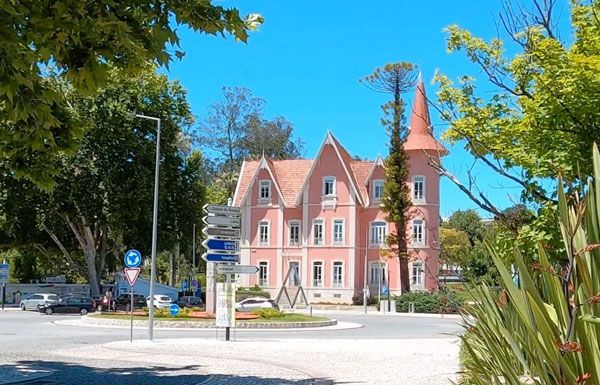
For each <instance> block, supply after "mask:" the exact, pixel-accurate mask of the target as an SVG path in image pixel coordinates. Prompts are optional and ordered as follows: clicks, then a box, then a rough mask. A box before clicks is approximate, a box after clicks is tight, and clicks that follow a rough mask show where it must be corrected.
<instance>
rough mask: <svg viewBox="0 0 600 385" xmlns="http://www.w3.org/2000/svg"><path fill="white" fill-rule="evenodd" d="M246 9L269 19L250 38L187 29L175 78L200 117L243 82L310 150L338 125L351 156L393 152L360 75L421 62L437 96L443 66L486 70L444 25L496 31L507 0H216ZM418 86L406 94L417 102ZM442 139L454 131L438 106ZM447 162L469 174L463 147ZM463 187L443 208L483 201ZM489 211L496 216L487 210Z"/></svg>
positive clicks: (511, 198) (445, 193)
mask: <svg viewBox="0 0 600 385" xmlns="http://www.w3.org/2000/svg"><path fill="white" fill-rule="evenodd" d="M565 3H566V0H565ZM216 4H221V5H223V6H225V7H229V6H234V7H237V8H238V9H240V10H241V13H242V14H247V13H253V12H257V13H261V14H262V15H263V16H264V17H265V23H264V25H263V26H262V27H261V28H260V30H259V31H256V32H253V33H252V34H251V36H250V39H249V41H248V44H244V43H240V42H235V41H234V39H233V38H231V37H230V38H228V39H223V38H221V37H212V36H206V35H200V34H195V33H193V32H190V31H185V30H181V49H182V50H184V51H185V52H186V55H185V57H184V58H183V60H182V61H175V62H174V63H172V65H171V66H170V70H169V77H170V78H171V79H177V80H179V81H181V82H182V84H183V85H184V86H185V87H186V88H187V89H188V91H189V100H190V103H191V105H192V109H193V112H194V114H195V115H196V116H197V117H198V119H202V117H203V116H204V115H205V114H206V111H207V107H208V105H209V104H210V103H212V102H213V101H215V100H217V99H218V97H219V95H220V90H221V88H222V87H223V86H243V87H247V88H249V89H251V90H252V92H253V94H254V95H255V96H258V97H261V98H263V99H265V100H266V102H267V104H266V108H265V115H266V116H267V117H268V118H272V117H274V116H276V115H281V116H284V117H285V118H286V119H288V120H289V121H291V122H292V123H293V124H294V127H295V129H294V130H295V135H296V137H299V138H301V139H302V140H303V141H304V142H305V148H306V154H305V155H306V156H307V157H309V158H311V157H314V155H315V154H316V152H317V150H318V148H319V146H320V145H321V142H322V141H323V138H324V137H325V134H326V132H327V130H331V131H332V132H333V134H334V135H335V136H336V137H337V138H338V139H339V140H340V142H341V143H342V144H343V145H344V146H345V147H346V148H347V149H348V151H349V152H350V153H351V154H355V155H358V156H360V157H362V158H368V159H374V158H375V157H376V156H377V155H378V154H381V155H383V156H385V155H386V154H387V142H388V138H387V135H386V132H385V129H384V128H383V127H382V126H381V125H380V123H379V121H380V117H381V110H380V107H379V106H380V105H381V104H382V103H383V102H384V100H385V99H384V97H383V96H382V95H381V94H378V93H375V92H373V91H371V90H369V89H367V88H365V87H364V86H363V85H361V84H360V83H359V82H358V79H359V78H360V77H362V76H365V75H368V74H370V73H371V72H372V71H373V69H374V68H375V67H377V66H382V65H384V64H385V63H388V62H393V61H410V62H413V63H415V64H417V65H418V66H419V67H420V69H421V71H422V73H423V79H424V81H425V86H426V90H427V94H428V97H429V98H431V99H434V98H435V92H436V87H435V86H434V85H432V84H431V79H432V77H433V74H434V72H435V71H436V70H439V71H440V72H442V73H444V74H446V75H448V76H450V77H451V78H452V79H456V78H457V77H458V76H460V75H463V74H470V75H473V76H475V78H477V79H481V81H482V83H483V80H484V75H483V74H482V73H481V72H480V71H479V70H478V69H477V68H476V67H475V66H473V65H472V64H470V63H469V62H468V60H467V59H466V58H465V56H464V55H463V54H461V53H455V54H448V53H447V51H446V43H445V38H446V34H445V33H444V31H443V29H444V27H446V26H448V25H450V24H459V25H460V26H462V27H465V28H467V29H469V30H470V31H471V32H473V33H474V34H475V35H477V36H480V37H483V38H485V39H489V38H492V37H495V36H496V35H497V26H496V20H497V15H498V12H499V10H500V7H501V1H500V0H486V1H468V0H446V1H442V0H426V1H405V0H380V1H376V2H375V1H373V2H367V1H356V0H326V1H314V0H305V1H281V0H280V1H275V0H271V1H268V0H256V1H252V2H249V1H217V2H216ZM412 97H413V95H412V94H409V95H407V101H408V102H409V103H410V102H412ZM430 112H431V116H432V120H433V124H434V132H435V134H436V136H437V137H439V136H440V135H441V133H442V132H443V131H444V130H445V128H446V127H445V126H444V125H443V124H441V122H440V119H439V118H438V114H437V113H436V111H435V110H431V111H430ZM449 149H450V155H449V156H447V157H446V158H445V159H444V161H445V164H446V165H447V167H448V168H449V169H450V170H451V171H453V172H454V173H456V174H457V175H458V176H459V177H461V176H462V177H463V178H464V175H465V173H466V170H468V169H469V167H470V165H471V161H472V160H471V159H470V158H469V157H468V155H466V154H465V152H464V151H463V150H462V149H461V146H460V145H458V146H454V147H449ZM473 171H474V174H475V175H476V176H477V179H478V182H479V184H480V185H481V187H482V189H484V191H485V192H486V194H488V195H489V196H490V197H492V198H493V199H492V200H493V201H494V202H496V203H498V206H500V207H508V206H510V205H512V204H513V203H514V202H515V201H516V200H517V199H518V190H516V189H514V188H510V186H511V185H510V184H508V182H505V181H498V180H496V179H495V178H494V177H493V176H491V175H490V172H488V171H487V170H486V169H484V168H477V167H476V168H475V169H474V170H473ZM475 207H476V206H475V205H474V203H472V202H471V201H470V200H469V199H468V198H467V197H466V196H465V195H464V194H463V193H462V192H460V191H459V190H458V189H457V188H456V187H454V185H453V184H452V183H451V182H450V181H448V180H446V179H444V180H443V181H442V190H441V199H440V214H441V215H442V216H448V215H449V214H451V213H452V212H453V211H455V210H458V209H467V208H475ZM483 215H484V216H489V215H487V214H483Z"/></svg>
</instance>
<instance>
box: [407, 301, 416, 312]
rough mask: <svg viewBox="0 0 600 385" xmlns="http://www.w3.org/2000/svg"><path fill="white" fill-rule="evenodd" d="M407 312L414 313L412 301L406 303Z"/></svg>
mask: <svg viewBox="0 0 600 385" xmlns="http://www.w3.org/2000/svg"><path fill="white" fill-rule="evenodd" d="M408 312H409V313H414V312H415V303H414V302H409V303H408Z"/></svg>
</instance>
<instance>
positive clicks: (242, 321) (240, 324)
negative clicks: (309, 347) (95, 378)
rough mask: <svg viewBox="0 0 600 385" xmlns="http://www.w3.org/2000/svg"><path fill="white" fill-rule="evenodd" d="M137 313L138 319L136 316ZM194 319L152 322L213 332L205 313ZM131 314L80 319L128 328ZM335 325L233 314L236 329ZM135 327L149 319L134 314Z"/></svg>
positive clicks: (309, 319) (286, 315)
mask: <svg viewBox="0 0 600 385" xmlns="http://www.w3.org/2000/svg"><path fill="white" fill-rule="evenodd" d="M136 313H137V315H136ZM194 313H198V314H195V315H196V317H187V318H182V317H160V318H155V319H154V326H155V327H159V328H195V329H210V328H215V327H216V326H215V319H214V316H213V317H212V318H211V315H210V314H207V313H205V312H194ZM130 317H131V314H125V313H100V314H92V315H87V316H85V317H82V318H81V319H82V321H83V322H84V323H87V324H92V325H98V326H122V327H129V326H130V325H131V318H130ZM334 325H337V320H334V319H330V318H327V317H316V316H312V317H311V316H308V315H304V314H289V313H283V314H282V315H280V316H279V317H273V318H261V317H260V316H258V315H256V314H254V313H236V322H235V328H236V329H294V328H318V327H326V326H334ZM133 326H134V327H146V326H148V316H147V315H146V314H145V313H143V312H135V313H134V317H133Z"/></svg>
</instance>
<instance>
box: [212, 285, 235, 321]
mask: <svg viewBox="0 0 600 385" xmlns="http://www.w3.org/2000/svg"><path fill="white" fill-rule="evenodd" d="M215 326H216V327H219V328H231V327H235V284H233V283H231V282H224V283H217V314H216V320H215Z"/></svg>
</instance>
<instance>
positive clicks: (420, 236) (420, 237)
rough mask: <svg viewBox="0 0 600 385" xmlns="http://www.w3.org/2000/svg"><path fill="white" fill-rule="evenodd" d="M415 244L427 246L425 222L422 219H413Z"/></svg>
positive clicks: (413, 240)
mask: <svg viewBox="0 0 600 385" xmlns="http://www.w3.org/2000/svg"><path fill="white" fill-rule="evenodd" d="M412 244H413V246H425V222H424V221H423V220H422V219H413V221H412Z"/></svg>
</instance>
